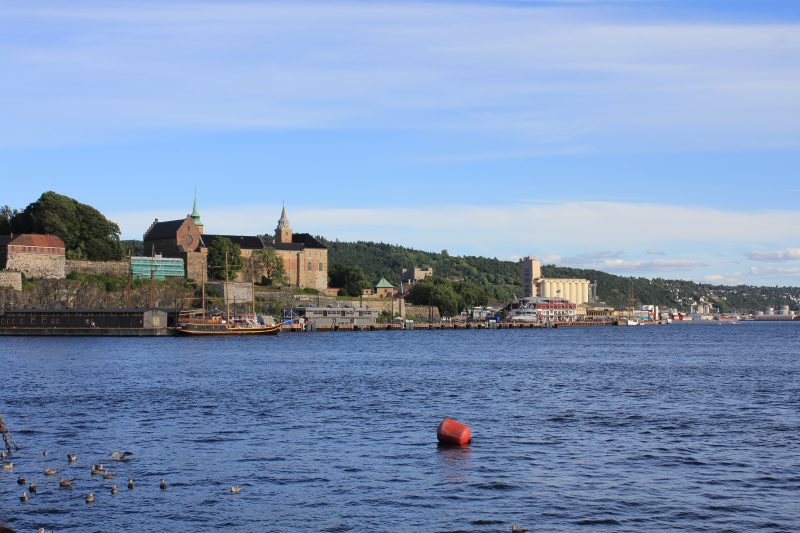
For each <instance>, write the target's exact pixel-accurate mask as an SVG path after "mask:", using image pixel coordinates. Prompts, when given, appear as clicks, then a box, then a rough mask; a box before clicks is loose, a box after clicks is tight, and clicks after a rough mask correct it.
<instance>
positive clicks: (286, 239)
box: [275, 206, 292, 244]
mask: <svg viewBox="0 0 800 533" xmlns="http://www.w3.org/2000/svg"><path fill="white" fill-rule="evenodd" d="M275 242H276V243H283V244H288V243H291V242H292V226H291V225H290V224H289V219H288V218H287V217H286V206H283V208H282V209H281V218H280V220H278V227H277V228H275Z"/></svg>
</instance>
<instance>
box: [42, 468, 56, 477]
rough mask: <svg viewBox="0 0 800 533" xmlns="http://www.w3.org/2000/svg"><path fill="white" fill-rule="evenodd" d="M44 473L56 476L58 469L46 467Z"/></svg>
mask: <svg viewBox="0 0 800 533" xmlns="http://www.w3.org/2000/svg"><path fill="white" fill-rule="evenodd" d="M44 475H45V476H54V475H56V471H55V470H54V469H52V468H45V469H44Z"/></svg>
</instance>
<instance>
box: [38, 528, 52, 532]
mask: <svg viewBox="0 0 800 533" xmlns="http://www.w3.org/2000/svg"><path fill="white" fill-rule="evenodd" d="M38 533H53V530H52V529H51V530H50V531H48V530H46V529H45V528H43V527H40V528H39V530H38Z"/></svg>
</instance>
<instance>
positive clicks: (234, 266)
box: [208, 237, 244, 281]
mask: <svg viewBox="0 0 800 533" xmlns="http://www.w3.org/2000/svg"><path fill="white" fill-rule="evenodd" d="M226 262H227V265H228V266H227V270H228V281H231V280H233V279H236V275H237V274H238V273H239V271H240V270H241V269H242V267H243V266H244V259H242V249H241V247H240V246H239V245H238V244H236V243H235V242H233V241H231V240H230V239H228V238H225V237H217V238H215V239H214V240H213V241H212V243H211V245H210V246H209V247H208V277H209V279H217V280H224V279H225V263H226Z"/></svg>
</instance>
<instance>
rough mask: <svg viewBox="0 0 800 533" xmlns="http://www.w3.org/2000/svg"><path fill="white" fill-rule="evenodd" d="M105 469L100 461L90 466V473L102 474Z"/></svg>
mask: <svg viewBox="0 0 800 533" xmlns="http://www.w3.org/2000/svg"><path fill="white" fill-rule="evenodd" d="M105 471H106V469H105V467H104V466H103V464H102V463H101V464H99V465H94V466H92V475H93V476H94V475H97V474H102V473H103V472H105Z"/></svg>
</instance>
